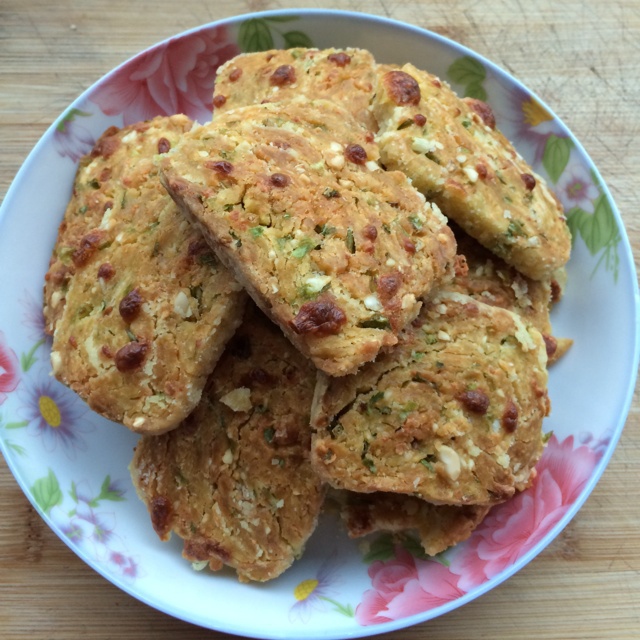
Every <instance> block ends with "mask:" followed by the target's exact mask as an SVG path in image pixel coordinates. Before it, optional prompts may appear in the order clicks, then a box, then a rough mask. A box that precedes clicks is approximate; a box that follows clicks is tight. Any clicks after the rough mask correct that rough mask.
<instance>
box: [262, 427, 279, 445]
mask: <svg viewBox="0 0 640 640" xmlns="http://www.w3.org/2000/svg"><path fill="white" fill-rule="evenodd" d="M275 434H276V431H275V429H274V428H273V427H267V428H266V429H265V430H264V431H263V432H262V435H263V436H264V439H265V441H266V442H269V443H271V442H272V441H273V436H274V435H275Z"/></svg>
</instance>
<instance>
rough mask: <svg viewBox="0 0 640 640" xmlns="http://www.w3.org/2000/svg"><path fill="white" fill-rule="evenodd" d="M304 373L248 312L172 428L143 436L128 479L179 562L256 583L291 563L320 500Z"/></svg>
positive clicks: (269, 328)
mask: <svg viewBox="0 0 640 640" xmlns="http://www.w3.org/2000/svg"><path fill="white" fill-rule="evenodd" d="M314 384H315V370H314V368H313V366H312V365H311V364H310V363H309V362H308V361H307V360H306V359H305V358H304V357H303V356H301V355H300V354H299V353H298V352H297V351H296V350H295V349H294V348H293V347H292V346H291V345H290V344H289V343H288V342H287V340H286V339H285V338H284V336H283V335H282V333H281V332H280V331H279V330H278V329H277V327H275V326H274V325H272V324H271V323H270V322H269V321H268V320H267V319H266V318H265V317H264V316H263V315H262V314H261V313H259V312H257V311H254V310H253V306H251V307H250V308H249V309H248V314H247V316H246V317H245V320H244V322H243V324H242V325H241V327H240V328H239V329H238V331H237V333H236V335H235V336H234V338H233V339H232V341H231V342H230V343H229V345H228V347H227V349H226V351H225V353H224V355H223V357H222V358H221V360H220V362H219V364H218V366H217V368H216V370H215V371H214V373H213V375H212V376H211V378H210V380H209V383H208V385H207V389H206V391H205V393H204V395H203V398H202V402H201V403H200V405H199V406H198V407H197V409H196V410H195V411H194V413H193V414H192V415H191V416H190V417H189V418H188V419H187V420H186V421H185V422H184V423H183V424H182V425H181V426H180V427H179V428H178V429H176V430H174V431H172V432H170V433H167V434H164V435H162V436H155V437H144V438H142V439H141V440H140V442H139V444H138V446H137V447H136V451H135V455H134V459H133V461H132V463H131V473H132V477H133V480H134V483H135V485H136V487H137V490H138V492H139V494H140V497H141V498H142V500H143V501H144V502H145V503H146V504H147V506H148V508H149V512H150V515H151V520H152V524H153V526H154V528H155V530H156V532H157V533H158V535H159V536H160V537H161V538H162V539H163V540H166V539H168V538H169V536H170V535H171V532H172V531H173V532H175V533H176V534H177V535H179V536H180V537H181V538H182V539H183V540H184V550H183V555H184V557H185V558H187V559H188V560H191V561H192V562H208V563H209V565H210V566H211V568H212V569H214V570H215V569H220V568H221V567H222V566H223V565H229V566H231V567H234V568H235V569H236V570H237V572H238V577H239V578H240V580H242V581H247V580H257V581H264V580H269V579H272V578H275V577H276V576H277V575H279V574H280V573H282V572H283V571H284V570H285V569H286V568H287V567H289V565H290V564H291V563H292V562H293V560H294V559H295V558H297V557H299V556H300V554H301V553H302V549H303V547H304V544H305V542H306V540H307V538H308V537H309V536H310V535H311V533H312V531H313V529H314V528H315V525H316V521H317V518H318V514H319V511H320V507H321V504H322V500H323V497H324V492H323V489H322V486H321V483H320V480H319V479H318V478H317V477H316V475H315V473H314V472H313V471H312V469H311V465H310V462H309V447H310V437H311V436H310V429H309V411H310V407H311V400H312V396H313V388H314Z"/></svg>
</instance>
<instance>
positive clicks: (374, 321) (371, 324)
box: [358, 316, 391, 329]
mask: <svg viewBox="0 0 640 640" xmlns="http://www.w3.org/2000/svg"><path fill="white" fill-rule="evenodd" d="M358 326H359V327H360V328H362V329H389V328H390V327H391V323H390V322H389V320H388V319H387V318H385V317H384V316H374V317H373V318H369V319H368V320H363V321H362V322H359V323H358Z"/></svg>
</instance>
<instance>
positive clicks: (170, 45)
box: [91, 26, 240, 125]
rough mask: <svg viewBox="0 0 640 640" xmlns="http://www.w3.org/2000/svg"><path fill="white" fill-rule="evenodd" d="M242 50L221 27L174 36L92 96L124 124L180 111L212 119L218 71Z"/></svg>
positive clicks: (105, 111) (118, 73)
mask: <svg viewBox="0 0 640 640" xmlns="http://www.w3.org/2000/svg"><path fill="white" fill-rule="evenodd" d="M238 53H240V49H239V47H238V46H237V45H236V44H235V43H234V42H232V41H231V40H230V39H229V36H228V33H227V29H226V28H225V27H222V26H218V27H212V28H210V29H204V30H202V31H198V32H197V33H193V34H192V35H190V36H189V37H182V38H173V39H171V40H169V41H167V42H165V43H162V44H160V45H158V46H156V47H153V48H151V49H149V50H148V51H145V52H144V53H142V54H140V55H139V56H137V57H136V58H134V59H133V60H131V61H130V62H129V63H127V64H125V65H123V66H122V67H120V68H119V69H117V70H116V71H115V72H114V73H113V75H111V76H110V77H109V78H108V80H107V81H105V82H103V83H102V84H101V85H100V86H99V87H97V88H96V90H95V91H94V93H93V96H92V97H91V100H92V101H93V102H95V103H96V104H97V105H98V106H99V107H100V109H101V110H102V111H103V113H105V114H106V115H118V114H120V113H121V114H122V116H123V119H124V125H129V124H134V123H135V122H139V121H141V120H147V119H149V118H152V117H154V116H158V115H173V114H176V113H183V114H185V115H187V116H189V117H190V118H192V119H194V120H207V119H209V118H210V117H211V111H212V108H213V84H214V80H215V71H216V69H217V68H218V67H219V66H220V65H221V64H223V63H224V62H226V61H227V60H229V59H231V58H233V57H234V56H235V55H237V54H238Z"/></svg>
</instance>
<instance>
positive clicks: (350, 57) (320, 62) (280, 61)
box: [213, 48, 377, 130]
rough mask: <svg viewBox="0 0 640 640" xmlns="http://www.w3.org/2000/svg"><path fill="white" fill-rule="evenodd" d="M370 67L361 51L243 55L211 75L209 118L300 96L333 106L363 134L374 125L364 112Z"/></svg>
mask: <svg viewBox="0 0 640 640" xmlns="http://www.w3.org/2000/svg"><path fill="white" fill-rule="evenodd" d="M375 84H376V63H375V60H374V59H373V56H372V55H371V53H370V52H369V51H366V50H364V49H354V48H347V49H303V48H295V49H287V50H284V51H282V50H272V51H261V52H258V53H244V54H240V55H239V56H236V57H235V58H232V59H231V60H229V61H228V62H226V63H225V64H224V65H222V66H221V67H220V68H219V69H218V70H217V72H216V83H215V95H214V99H213V103H214V118H215V117H217V115H218V114H220V113H223V112H225V111H228V110H229V109H235V108H237V107H245V106H248V105H252V104H259V103H262V102H280V101H288V100H291V99H294V98H297V97H300V96H303V97H305V98H307V99H309V100H317V99H326V100H331V101H333V102H336V103H338V104H339V105H341V106H342V107H344V108H345V109H346V110H347V111H349V113H351V115H352V116H353V117H354V118H355V119H356V120H357V121H358V122H360V123H362V124H363V125H364V126H365V127H366V128H367V129H370V130H375V129H376V128H377V124H376V121H375V119H374V117H373V114H372V113H371V109H370V108H369V105H370V102H371V99H372V97H373V91H374V88H375Z"/></svg>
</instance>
